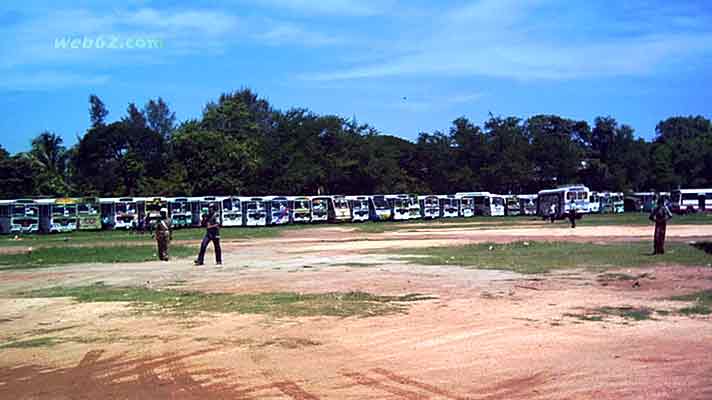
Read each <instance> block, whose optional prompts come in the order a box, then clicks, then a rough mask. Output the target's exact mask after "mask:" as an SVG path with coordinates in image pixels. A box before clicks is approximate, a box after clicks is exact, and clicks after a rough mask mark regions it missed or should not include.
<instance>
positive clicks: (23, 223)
mask: <svg viewBox="0 0 712 400" xmlns="http://www.w3.org/2000/svg"><path fill="white" fill-rule="evenodd" d="M9 211H10V233H37V232H39V230H40V205H39V204H38V203H37V202H36V201H34V200H31V199H20V200H14V201H12V202H11V203H10V210H9Z"/></svg>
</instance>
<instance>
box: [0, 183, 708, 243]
mask: <svg viewBox="0 0 712 400" xmlns="http://www.w3.org/2000/svg"><path fill="white" fill-rule="evenodd" d="M691 193H693V192H690V191H689V190H682V191H679V190H678V191H674V192H672V194H671V196H670V198H671V201H672V208H673V210H675V211H677V212H690V211H705V210H712V189H709V190H705V189H696V190H695V191H694V196H695V197H694V200H695V201H694V202H693V201H692V200H691V199H692V197H693V196H692V195H691ZM633 195H635V194H633ZM700 199H703V200H700ZM552 204H556V207H553V208H552ZM210 205H214V206H215V207H216V210H218V212H219V213H220V218H221V221H222V225H223V226H225V227H230V226H270V225H284V224H289V223H320V222H363V221H390V220H393V221H404V220H412V219H435V218H454V217H464V218H469V217H474V216H476V215H485V216H504V215H539V216H542V217H550V213H551V210H552V209H554V210H556V211H555V212H556V215H555V217H556V218H564V217H566V216H567V215H568V213H570V212H571V210H572V209H574V208H575V209H576V212H577V214H579V215H582V214H587V213H600V212H623V209H624V196H623V194H622V193H609V192H602V193H598V192H591V191H590V190H589V189H588V188H587V187H585V186H582V185H574V186H564V187H560V188H556V189H551V190H542V191H540V192H539V193H537V194H524V195H499V194H493V193H489V192H462V193H456V194H452V195H415V194H391V195H363V196H265V197H244V196H205V197H116V198H94V197H85V198H60V199H19V200H0V232H2V233H36V232H42V233H59V232H71V231H75V230H100V229H137V230H144V229H149V228H150V227H151V225H152V224H153V223H155V221H156V220H157V219H158V218H160V213H161V210H162V209H166V210H167V212H168V216H169V218H170V220H171V223H172V225H173V227H174V228H186V227H197V226H200V223H201V217H202V215H204V214H205V213H207V211H208V207H209V206H210Z"/></svg>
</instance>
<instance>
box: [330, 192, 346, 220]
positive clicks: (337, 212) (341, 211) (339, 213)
mask: <svg viewBox="0 0 712 400" xmlns="http://www.w3.org/2000/svg"><path fill="white" fill-rule="evenodd" d="M329 214H330V215H329V217H330V219H331V222H348V221H351V208H350V207H349V202H348V200H346V197H345V196H339V195H337V196H331V209H330V210H329Z"/></svg>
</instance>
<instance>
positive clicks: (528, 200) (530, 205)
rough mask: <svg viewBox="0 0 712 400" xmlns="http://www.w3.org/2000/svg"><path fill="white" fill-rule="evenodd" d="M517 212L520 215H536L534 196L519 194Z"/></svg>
mask: <svg viewBox="0 0 712 400" xmlns="http://www.w3.org/2000/svg"><path fill="white" fill-rule="evenodd" d="M517 197H518V198H519V210H520V213H521V214H522V215H536V198H537V196H536V195H535V194H520V195H519V196H517Z"/></svg>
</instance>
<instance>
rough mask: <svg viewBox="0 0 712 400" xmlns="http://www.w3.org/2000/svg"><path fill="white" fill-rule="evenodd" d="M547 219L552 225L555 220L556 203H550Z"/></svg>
mask: <svg viewBox="0 0 712 400" xmlns="http://www.w3.org/2000/svg"><path fill="white" fill-rule="evenodd" d="M549 219H550V222H551V223H552V224H553V223H554V220H556V203H551V206H549Z"/></svg>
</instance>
